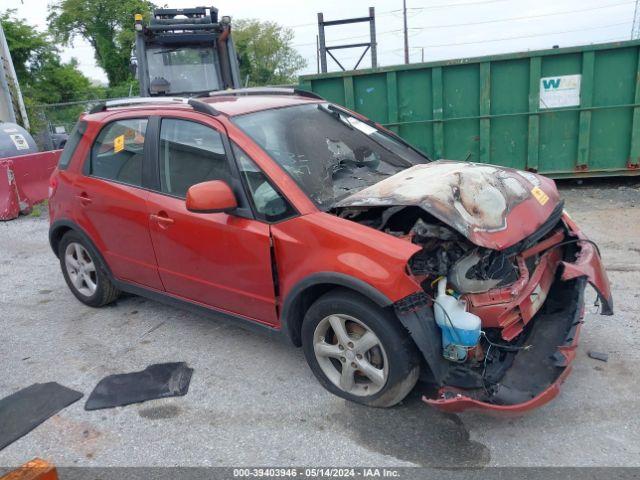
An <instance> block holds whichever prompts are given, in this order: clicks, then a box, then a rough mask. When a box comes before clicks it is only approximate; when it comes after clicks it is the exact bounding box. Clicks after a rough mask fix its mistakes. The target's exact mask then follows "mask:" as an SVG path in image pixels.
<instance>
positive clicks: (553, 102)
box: [540, 75, 582, 109]
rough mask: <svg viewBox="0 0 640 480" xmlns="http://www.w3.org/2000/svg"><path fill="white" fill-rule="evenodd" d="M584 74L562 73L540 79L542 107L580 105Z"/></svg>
mask: <svg viewBox="0 0 640 480" xmlns="http://www.w3.org/2000/svg"><path fill="white" fill-rule="evenodd" d="M581 77H582V75H561V76H558V77H544V78H541V79H540V109H544V108H559V107H577V106H579V105H580V79H581Z"/></svg>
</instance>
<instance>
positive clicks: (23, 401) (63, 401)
mask: <svg viewBox="0 0 640 480" xmlns="http://www.w3.org/2000/svg"><path fill="white" fill-rule="evenodd" d="M81 398H82V393H80V392H76V391H75V390H71V389H70V388H67V387H63V386H62V385H60V384H58V383H56V382H48V383H34V384H33V385H31V386H29V387H27V388H23V389H22V390H20V391H18V392H16V393H14V394H11V395H9V396H8V397H5V398H3V399H2V400H0V450H2V449H3V448H4V447H6V446H7V445H10V444H11V443H13V442H15V441H16V440H18V439H19V438H20V437H22V436H24V435H26V434H27V433H29V432H30V431H31V430H33V429H34V428H36V427H37V426H38V425H40V424H41V423H42V422H44V421H45V420H46V419H47V418H49V417H52V416H53V415H55V414H56V413H58V412H59V411H60V410H62V409H63V408H64V407H67V406H69V405H71V404H72V403H74V402H77V401H78V400H80V399H81Z"/></svg>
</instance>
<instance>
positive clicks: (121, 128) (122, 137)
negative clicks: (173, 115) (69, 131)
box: [89, 118, 147, 186]
mask: <svg viewBox="0 0 640 480" xmlns="http://www.w3.org/2000/svg"><path fill="white" fill-rule="evenodd" d="M146 131H147V119H144V118H135V119H126V120H117V121H115V122H112V123H110V124H109V125H107V126H106V127H104V128H103V129H102V131H101V132H100V135H98V138H97V139H96V141H95V143H94V144H93V147H92V149H91V168H90V172H89V173H90V174H91V175H93V176H94V177H100V178H104V179H106V180H114V181H116V182H122V183H126V184H128V185H134V186H140V185H142V161H143V159H144V138H145V134H146Z"/></svg>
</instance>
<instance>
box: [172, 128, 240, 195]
mask: <svg viewBox="0 0 640 480" xmlns="http://www.w3.org/2000/svg"><path fill="white" fill-rule="evenodd" d="M159 159H160V189H161V191H162V192H164V193H168V194H170V195H174V196H178V197H185V196H186V194H187V190H188V189H189V187H190V186H191V185H195V184H196V183H201V182H206V181H209V180H224V181H225V182H229V180H230V173H229V165H228V162H227V157H226V155H225V151H224V145H223V143H222V136H221V135H220V133H218V132H217V131H215V130H214V129H212V128H210V127H207V126H205V125H202V124H199V123H195V122H190V121H187V120H176V119H165V120H163V121H162V126H161V127H160V155H159Z"/></svg>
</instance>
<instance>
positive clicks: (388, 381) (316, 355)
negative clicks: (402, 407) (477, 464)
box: [301, 290, 420, 407]
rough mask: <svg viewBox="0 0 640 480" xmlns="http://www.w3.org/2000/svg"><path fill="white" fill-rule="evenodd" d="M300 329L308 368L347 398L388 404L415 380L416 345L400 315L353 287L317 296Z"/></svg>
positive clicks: (395, 399) (331, 389)
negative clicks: (398, 316)
mask: <svg viewBox="0 0 640 480" xmlns="http://www.w3.org/2000/svg"><path fill="white" fill-rule="evenodd" d="M301 333H302V348H303V350H304V355H305V357H306V359H307V363H308V364H309V367H310V368H311V371H312V372H313V373H314V375H315V376H316V378H317V379H318V381H319V382H320V383H321V384H322V386H324V387H325V388H326V389H327V390H329V391H330V392H331V393H333V394H335V395H337V396H339V397H342V398H344V399H346V400H350V401H352V402H356V403H361V404H363V405H368V406H372V407H391V406H393V405H395V404H397V403H398V402H400V401H402V400H403V399H404V398H405V397H406V396H407V394H408V393H409V392H410V391H411V390H412V389H413V387H414V386H415V384H416V382H417V381H418V377H419V375H420V366H419V365H420V363H419V360H418V358H419V357H418V354H417V350H416V347H415V344H414V343H413V341H412V340H411V338H410V337H409V335H408V334H407V332H406V331H405V330H404V328H403V327H402V325H401V324H400V322H399V321H398V319H397V318H395V316H394V315H393V313H391V312H389V311H387V310H384V309H382V308H380V307H379V306H378V305H375V304H374V303H371V302H370V301H368V300H367V299H365V298H363V297H362V296H360V295H358V294H356V293H354V292H350V291H346V290H333V291H331V292H329V293H326V294H325V295H323V296H322V297H320V298H319V299H318V300H316V302H315V303H314V304H313V305H311V307H310V308H309V310H308V311H307V313H306V315H305V318H304V320H303V323H302V332H301Z"/></svg>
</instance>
